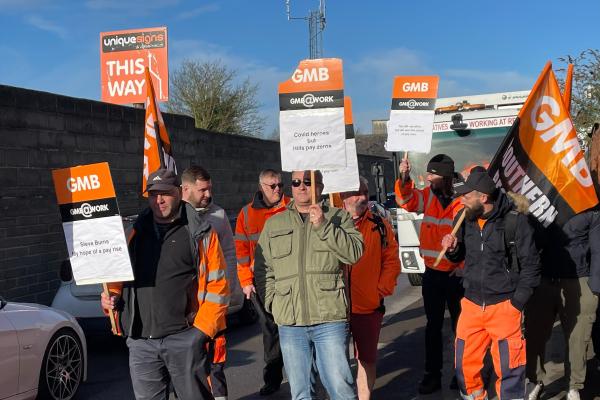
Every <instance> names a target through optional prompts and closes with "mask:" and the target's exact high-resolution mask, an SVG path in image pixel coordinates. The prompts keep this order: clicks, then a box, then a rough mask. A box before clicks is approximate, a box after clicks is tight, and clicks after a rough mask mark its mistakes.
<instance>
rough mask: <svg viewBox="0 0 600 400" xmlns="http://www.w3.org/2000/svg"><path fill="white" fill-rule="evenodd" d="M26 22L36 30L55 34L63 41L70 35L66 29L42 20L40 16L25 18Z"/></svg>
mask: <svg viewBox="0 0 600 400" xmlns="http://www.w3.org/2000/svg"><path fill="white" fill-rule="evenodd" d="M25 22H27V23H28V24H29V25H31V26H33V27H34V28H37V29H40V30H42V31H46V32H50V33H53V34H55V35H57V36H59V37H60V38H62V39H65V38H66V37H67V34H68V32H67V30H66V29H65V27H63V26H60V25H58V24H55V23H54V22H52V21H50V20H47V19H45V18H42V17H40V16H38V15H28V16H27V17H25Z"/></svg>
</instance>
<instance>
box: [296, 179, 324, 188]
mask: <svg viewBox="0 0 600 400" xmlns="http://www.w3.org/2000/svg"><path fill="white" fill-rule="evenodd" d="M302 183H304V186H307V187H310V185H311V181H310V179H304V180H302V179H292V186H293V187H299V186H300V184H302ZM319 184H320V182H317V185H319Z"/></svg>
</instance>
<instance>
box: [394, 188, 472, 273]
mask: <svg viewBox="0 0 600 400" xmlns="http://www.w3.org/2000/svg"><path fill="white" fill-rule="evenodd" d="M394 191H395V192H396V203H398V205H399V206H400V207H402V208H404V209H405V210H406V211H409V212H417V213H423V222H422V223H421V232H420V233H419V241H420V242H421V247H420V252H421V256H422V257H423V260H424V261H425V265H426V266H427V267H428V268H432V269H436V270H439V271H452V270H454V269H455V268H456V267H458V266H460V265H461V263H453V262H451V261H449V260H448V259H447V258H445V257H444V258H442V260H441V262H440V263H439V265H438V266H437V267H434V266H433V264H434V263H435V260H436V258H437V257H438V255H439V253H440V252H441V251H442V238H443V237H444V235H446V234H448V233H451V232H452V223H453V221H454V217H455V216H456V214H457V213H458V212H459V211H460V210H461V209H462V208H463V205H462V204H461V202H460V198H455V199H453V200H452V201H451V203H450V204H449V205H448V206H447V207H446V208H444V207H443V206H442V204H441V203H440V201H439V200H438V198H437V197H436V195H435V194H434V193H433V191H432V190H431V188H430V187H426V188H425V189H422V190H421V189H416V188H415V187H414V183H413V181H408V182H405V183H404V184H403V185H401V182H400V180H397V181H396V185H395V189H394Z"/></svg>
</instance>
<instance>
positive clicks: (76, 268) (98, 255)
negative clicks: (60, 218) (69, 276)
mask: <svg viewBox="0 0 600 400" xmlns="http://www.w3.org/2000/svg"><path fill="white" fill-rule="evenodd" d="M63 229H64V232H65V239H66V242H67V249H68V251H69V258H70V261H71V268H72V270H73V278H74V279H75V282H76V283H77V285H87V284H93V283H104V282H122V281H131V280H133V279H134V277H133V271H132V268H131V261H130V259H129V252H128V250H127V242H126V240H125V234H124V232H123V222H122V220H121V217H120V216H110V217H103V218H93V219H89V220H80V221H72V222H65V223H63Z"/></svg>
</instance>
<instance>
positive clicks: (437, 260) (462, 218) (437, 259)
mask: <svg viewBox="0 0 600 400" xmlns="http://www.w3.org/2000/svg"><path fill="white" fill-rule="evenodd" d="M465 214H466V210H465V209H464V208H463V212H462V214H460V217H458V221H456V225H454V228H453V229H452V235H456V232H458V228H460V226H461V225H462V223H463V221H464V220H465ZM446 250H448V248H447V247H444V248H443V249H442V251H441V252H440V254H438V256H437V258H436V259H435V262H434V263H433V266H434V267H437V266H438V265H439V264H440V262H441V261H442V258H443V257H444V254H446Z"/></svg>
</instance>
